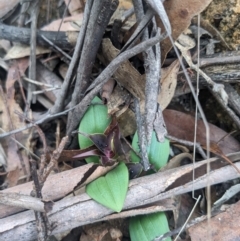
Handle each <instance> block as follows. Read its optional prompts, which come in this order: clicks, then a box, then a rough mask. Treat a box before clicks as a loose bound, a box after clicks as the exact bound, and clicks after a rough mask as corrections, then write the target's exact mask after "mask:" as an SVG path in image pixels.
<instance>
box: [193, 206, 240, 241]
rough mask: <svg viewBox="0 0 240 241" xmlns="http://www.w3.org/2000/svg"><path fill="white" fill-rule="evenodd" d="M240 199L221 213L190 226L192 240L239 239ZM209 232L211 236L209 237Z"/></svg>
mask: <svg viewBox="0 0 240 241" xmlns="http://www.w3.org/2000/svg"><path fill="white" fill-rule="evenodd" d="M239 213H240V201H238V202H237V203H236V204H233V205H231V206H230V207H229V208H227V209H226V211H225V212H223V213H220V214H218V215H216V216H214V217H212V218H211V219H210V223H209V222H208V220H205V221H203V222H201V223H199V224H197V225H194V226H193V227H191V228H189V230H188V231H189V234H190V236H191V240H192V241H202V240H213V241H214V240H217V241H227V240H236V241H237V240H239V237H240V229H239V223H240V215H239ZM209 234H211V236H210V237H209Z"/></svg>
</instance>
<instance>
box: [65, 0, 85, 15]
mask: <svg viewBox="0 0 240 241" xmlns="http://www.w3.org/2000/svg"><path fill="white" fill-rule="evenodd" d="M64 1H65V4H66V6H67V7H68V11H69V13H70V14H71V15H72V16H73V15H77V14H79V13H82V12H83V7H84V6H82V4H81V1H79V0H64Z"/></svg>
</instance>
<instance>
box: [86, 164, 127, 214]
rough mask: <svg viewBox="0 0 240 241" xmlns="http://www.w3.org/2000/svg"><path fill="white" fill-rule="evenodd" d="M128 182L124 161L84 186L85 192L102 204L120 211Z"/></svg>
mask: <svg viewBox="0 0 240 241" xmlns="http://www.w3.org/2000/svg"><path fill="white" fill-rule="evenodd" d="M128 182H129V173H128V169H127V167H126V165H125V163H123V162H120V163H119V164H118V166H117V167H115V168H114V169H113V170H111V171H110V172H108V173H107V174H106V175H105V176H102V177H99V178H97V179H96V180H94V181H93V182H91V183H89V184H88V185H87V186H86V193H87V194H88V195H89V196H90V197H91V198H92V199H93V200H95V201H96V202H98V203H100V204H102V205H103V206H105V207H108V208H110V209H112V210H113V211H116V212H120V211H121V210H122V208H123V204H124V201H125V198H126V195H127V190H128Z"/></svg>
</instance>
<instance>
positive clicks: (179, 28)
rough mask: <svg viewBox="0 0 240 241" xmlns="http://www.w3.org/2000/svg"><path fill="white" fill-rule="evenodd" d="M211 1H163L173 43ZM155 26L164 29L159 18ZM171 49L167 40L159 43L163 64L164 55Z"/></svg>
mask: <svg viewBox="0 0 240 241" xmlns="http://www.w3.org/2000/svg"><path fill="white" fill-rule="evenodd" d="M211 1H212V0H202V1H199V0H185V1H182V0H168V1H164V3H163V5H164V7H165V10H166V12H167V15H168V18H169V21H170V24H171V27H172V38H173V40H174V41H175V40H176V39H177V38H178V37H179V35H180V34H181V33H182V32H183V31H184V30H185V29H186V28H187V27H188V26H189V25H190V23H191V19H192V18H193V17H194V16H195V15H197V14H198V13H200V12H202V11H203V10H204V9H205V8H206V7H207V6H208V4H209V3H210V2H211ZM157 24H158V26H159V27H160V28H161V29H164V27H163V25H162V22H161V20H160V19H159V18H157ZM171 48H172V43H171V41H170V40H169V38H166V39H165V40H163V41H162V42H161V56H162V63H163V62H164V60H165V58H166V55H167V53H168V52H169V50H170V49H171Z"/></svg>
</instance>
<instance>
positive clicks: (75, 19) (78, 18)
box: [42, 13, 83, 32]
mask: <svg viewBox="0 0 240 241" xmlns="http://www.w3.org/2000/svg"><path fill="white" fill-rule="evenodd" d="M82 20H83V14H82V13H80V14H77V15H74V16H70V17H66V18H64V19H63V20H62V19H57V20H55V21H53V22H51V23H50V24H48V25H46V26H44V27H43V28H42V30H44V31H64V32H68V31H79V29H80V27H81V24H82ZM74 23H76V24H74ZM60 26H61V28H60V29H59V27H60Z"/></svg>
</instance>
